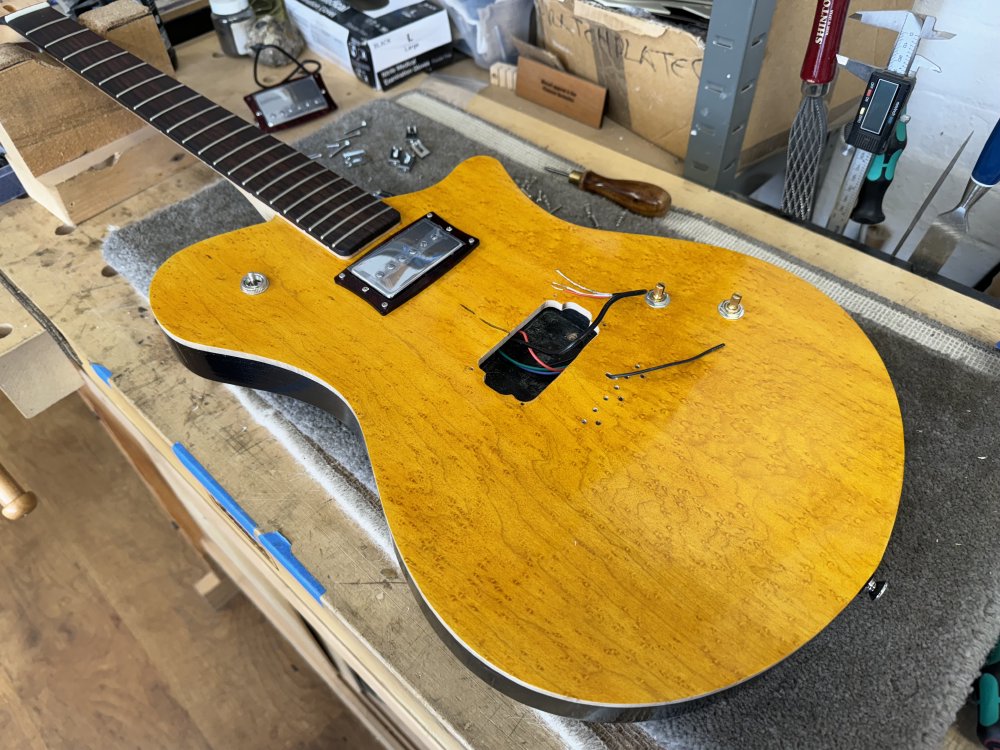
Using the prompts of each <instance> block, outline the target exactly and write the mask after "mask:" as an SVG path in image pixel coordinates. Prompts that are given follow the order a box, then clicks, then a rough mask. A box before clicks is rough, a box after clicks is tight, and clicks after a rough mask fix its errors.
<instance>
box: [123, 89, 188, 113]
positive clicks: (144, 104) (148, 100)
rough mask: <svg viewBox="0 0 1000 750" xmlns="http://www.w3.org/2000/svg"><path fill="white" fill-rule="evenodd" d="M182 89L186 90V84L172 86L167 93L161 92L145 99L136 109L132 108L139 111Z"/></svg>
mask: <svg viewBox="0 0 1000 750" xmlns="http://www.w3.org/2000/svg"><path fill="white" fill-rule="evenodd" d="M182 88H184V84H183V83H178V84H177V85H176V86H171V87H170V88H169V89H166V90H165V91H161V92H160V93H159V94H153V95H152V96H151V97H149V98H148V99H143V100H142V101H141V102H139V103H138V104H136V105H135V106H134V107H132V109H133V110H135V109H139V107H144V106H146V105H147V104H149V103H150V102H151V101H153V100H154V99H159V98H160V97H161V96H164V95H166V94H169V93H170V92H171V91H176V90H177V89H182Z"/></svg>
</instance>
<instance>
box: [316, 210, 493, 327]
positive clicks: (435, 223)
mask: <svg viewBox="0 0 1000 750" xmlns="http://www.w3.org/2000/svg"><path fill="white" fill-rule="evenodd" d="M478 244H479V240H478V239H477V238H475V237H472V236H471V235H468V234H466V233H465V232H461V231H459V230H458V229H456V228H455V227H453V226H452V225H451V224H449V223H448V222H447V221H445V220H444V219H442V218H441V217H440V216H438V215H437V214H435V213H429V214H427V215H426V216H424V217H422V218H420V219H417V221H415V222H413V223H412V224H410V225H408V226H406V227H404V228H403V229H401V230H399V231H398V232H396V233H395V234H394V235H392V236H391V237H389V239H387V240H386V241H385V242H383V243H382V244H380V245H379V246H378V247H376V248H375V249H374V250H372V251H371V252H369V253H366V254H365V255H364V256H362V257H361V258H359V259H358V260H356V261H355V262H354V263H352V264H351V265H349V266H348V267H347V268H346V269H344V271H343V272H342V273H340V274H338V275H337V279H336V281H337V283H338V284H339V285H340V286H342V287H346V288H347V289H350V290H351V291H352V292H354V293H355V294H356V295H358V296H359V297H361V299H363V300H365V301H367V302H368V304H370V305H371V306H372V307H374V308H375V309H376V310H378V311H379V312H380V313H382V314H383V315H388V314H389V313H390V312H392V311H393V310H395V309H396V308H397V307H399V306H400V305H402V304H403V303H404V302H406V301H407V300H409V299H411V298H413V297H415V296H416V295H417V294H419V293H420V292H421V291H423V290H424V289H426V288H427V287H428V286H430V285H431V284H432V283H434V282H435V281H437V280H438V279H439V278H441V276H443V275H444V274H445V273H446V272H447V271H448V270H450V269H451V268H453V267H454V266H455V265H456V264H457V263H458V262H459V261H460V260H462V258H464V257H465V256H466V255H468V254H469V252H470V251H471V250H472V249H473V248H474V247H476V246H477V245H478Z"/></svg>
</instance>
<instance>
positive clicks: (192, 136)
mask: <svg viewBox="0 0 1000 750" xmlns="http://www.w3.org/2000/svg"><path fill="white" fill-rule="evenodd" d="M233 117H236V115H234V114H233V113H232V112H227V113H226V116H225V117H223V118H222V119H221V120H216V121H215V122H213V123H212V124H211V125H206V126H205V127H203V128H202V129H201V130H196V131H195V132H193V133H192V134H191V135H189V136H188V137H187V138H184V139H182V140H181V145H182V146H183V145H184V144H185V143H187V142H188V141H190V140H191V139H192V138H197V137H198V136H199V135H201V134H202V133H204V132H205V131H206V130H211V129H212V128H214V127H215V126H216V125H221V124H222V123H224V122H225V121H226V120H229V119H231V118H233Z"/></svg>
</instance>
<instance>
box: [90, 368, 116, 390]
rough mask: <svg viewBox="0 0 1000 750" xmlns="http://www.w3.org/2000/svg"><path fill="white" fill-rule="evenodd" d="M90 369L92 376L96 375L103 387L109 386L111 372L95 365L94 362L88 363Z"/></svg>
mask: <svg viewBox="0 0 1000 750" xmlns="http://www.w3.org/2000/svg"><path fill="white" fill-rule="evenodd" d="M90 369H92V370H93V371H94V374H95V375H97V377H99V378H100V379H101V380H102V381H104V385H111V370H109V369H108V368H107V367H105V366H104V365H99V364H97V363H96V362H91V363H90Z"/></svg>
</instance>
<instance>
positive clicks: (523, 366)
mask: <svg viewBox="0 0 1000 750" xmlns="http://www.w3.org/2000/svg"><path fill="white" fill-rule="evenodd" d="M497 354H499V355H500V356H501V357H503V358H504V359H506V360H507V361H508V362H510V363H511V364H513V365H517V366H518V367H520V368H521V369H522V370H527V371H528V372H533V373H535V374H536V375H558V374H559V372H562V371H561V370H560V371H559V372H552V370H545V369H543V368H541V367H532V366H531V365H526V364H524V362H518V361H517V360H516V359H514V358H513V357H508V356H507V355H506V354H504V353H503V352H497Z"/></svg>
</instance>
